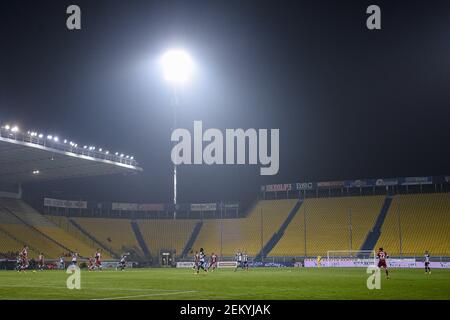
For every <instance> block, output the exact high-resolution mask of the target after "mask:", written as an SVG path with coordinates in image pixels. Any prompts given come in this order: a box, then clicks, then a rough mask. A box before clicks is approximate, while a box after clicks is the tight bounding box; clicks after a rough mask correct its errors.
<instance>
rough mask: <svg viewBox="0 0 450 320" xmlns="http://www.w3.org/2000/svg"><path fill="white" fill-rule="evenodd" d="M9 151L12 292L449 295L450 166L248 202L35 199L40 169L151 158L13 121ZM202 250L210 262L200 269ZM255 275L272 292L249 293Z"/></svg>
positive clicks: (7, 290) (114, 168) (113, 166)
mask: <svg viewBox="0 0 450 320" xmlns="http://www.w3.org/2000/svg"><path fill="white" fill-rule="evenodd" d="M0 152H1V155H2V171H1V178H2V180H1V181H2V183H5V185H10V186H17V190H16V191H15V192H13V191H11V187H10V189H9V190H10V191H9V192H2V193H1V196H2V197H1V198H0V205H1V206H0V209H1V215H0V218H1V220H0V222H1V223H0V234H1V241H0V255H1V258H2V259H1V260H0V263H1V264H0V265H1V269H2V270H5V271H4V272H1V273H0V277H1V278H2V282H1V283H2V286H1V291H0V294H1V298H3V299H40V298H48V299H54V298H57V299H66V298H67V299H134V298H136V299H155V298H156V299H167V298H168V299H171V298H177V299H198V298H200V297H201V298H202V299H210V298H212V299H227V298H235V299H239V298H250V299H264V298H269V299H302V298H318V299H327V298H331V299H371V298H375V299H391V298H398V299H411V298H412V299H425V298H428V299H448V298H449V291H448V288H449V284H450V270H449V269H450V246H449V236H450V233H449V230H450V219H449V213H450V196H449V191H450V176H435V177H433V176H423V177H400V178H380V179H358V180H345V181H322V182H299V183H286V184H272V185H263V186H261V189H260V193H259V194H255V200H254V202H253V203H251V204H250V205H249V206H248V207H247V208H245V209H242V208H241V207H240V203H239V202H235V203H232V202H214V203H206V202H204V203H187V204H184V203H183V204H177V205H176V207H175V206H174V205H173V204H170V203H125V202H111V203H100V202H94V203H91V202H89V201H83V200H73V199H54V198H47V197H45V198H43V199H42V202H41V204H40V205H39V206H37V207H33V206H32V205H30V204H28V203H27V202H26V201H24V200H23V199H22V195H21V192H22V191H21V185H22V183H26V182H27V181H29V180H35V181H34V182H35V183H39V181H40V180H42V181H45V180H58V179H65V180H66V181H68V183H70V181H71V180H70V179H71V178H79V177H87V176H94V177H95V176H101V175H114V174H117V173H122V174H139V173H140V172H141V171H142V170H143V169H142V168H141V167H140V166H139V164H138V163H137V162H136V160H135V159H134V158H133V157H130V156H125V155H122V154H120V155H115V154H112V155H110V152H107V151H103V150H101V151H100V150H94V148H93V147H84V146H83V147H79V146H77V145H75V144H74V143H72V142H70V141H67V140H63V141H59V139H58V138H57V137H52V136H46V137H44V136H43V135H42V136H41V135H40V134H38V133H35V132H29V131H28V132H24V133H21V132H20V129H19V128H17V127H15V126H14V127H12V126H11V125H5V126H3V127H2V129H1V149H0ZM36 168H39V170H37V169H36ZM37 171H38V172H37ZM118 179H120V178H118ZM174 213H176V215H174ZM381 247H385V248H389V251H386V252H387V254H388V255H389V260H388V269H389V270H392V271H390V272H391V277H392V278H393V280H392V281H390V282H387V278H386V280H385V281H386V282H384V281H383V285H385V286H386V288H385V290H383V291H381V292H380V293H376V292H374V293H371V292H369V291H368V290H367V288H365V286H364V279H365V278H366V276H367V274H366V273H365V270H364V268H365V267H368V266H370V265H376V264H377V254H378V248H381ZM24 248H26V249H25V251H26V257H24V256H23V255H24V253H21V250H22V251H23V250H24ZM200 248H207V250H208V251H205V255H206V256H207V257H206V258H205V259H206V260H205V268H204V270H203V267H202V269H201V271H202V273H198V272H197V271H193V269H195V270H197V269H196V268H197V266H199V261H197V260H196V257H197V255H198V254H199V252H198V251H199V250H200ZM426 252H429V253H432V254H430V257H429V258H427V260H424V259H425V258H426V256H427V254H426ZM213 256H215V257H213ZM213 259H214V260H213ZM216 259H217V261H216ZM428 259H429V266H430V271H429V272H428V271H427V272H426V274H427V276H425V277H424V271H423V270H425V262H426V261H428ZM71 265H77V266H78V265H79V267H80V268H81V272H82V273H83V282H82V284H83V286H82V287H81V288H80V291H77V290H74V291H70V290H67V288H66V287H65V281H64V279H65V278H66V268H70V266H71ZM6 270H11V271H6ZM12 270H14V271H16V272H14V271H12ZM431 270H432V271H431ZM36 271H38V272H36ZM121 271H125V272H121ZM432 272H433V274H432V275H431V273H432ZM198 278H201V279H198ZM412 280H414V284H413V285H411V283H410V282H411V281H412ZM211 281H213V282H214V283H215V285H216V286H217V290H210V289H209V286H210V282H211ZM253 281H254V282H255V283H258V290H257V291H256V290H255V291H253V290H252V292H251V293H248V292H245V291H244V290H245V289H244V288H245V286H247V285H248V283H252V282H253ZM280 282H281V283H284V284H282V285H280V284H279V283H280ZM325 282H330V284H329V285H327V286H326V287H324V283H325ZM358 282H361V283H362V285H359V286H358V285H357V283H358ZM392 282H394V283H395V286H394V285H393V286H392V287H391V283H392ZM344 283H345V285H344ZM306 284H308V285H306ZM274 285H276V287H277V288H278V287H279V288H280V289H279V290H274V289H273V287H272V286H274ZM23 288H27V289H26V290H23ZM405 288H409V289H410V290H408V291H406V292H405V291H404V290H405ZM206 291H207V292H208V293H207V294H205V292H206ZM243 292H245V293H243ZM422 292H426V295H425V296H422ZM198 294H200V295H201V296H200V295H198Z"/></svg>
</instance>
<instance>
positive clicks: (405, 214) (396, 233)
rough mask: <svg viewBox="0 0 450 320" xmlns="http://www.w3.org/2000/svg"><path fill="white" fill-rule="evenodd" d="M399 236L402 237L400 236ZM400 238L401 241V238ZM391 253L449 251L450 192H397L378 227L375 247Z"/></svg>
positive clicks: (414, 253)
mask: <svg viewBox="0 0 450 320" xmlns="http://www.w3.org/2000/svg"><path fill="white" fill-rule="evenodd" d="M400 236H401V237H400ZM400 238H401V241H400ZM378 247H383V248H384V249H385V250H386V251H387V252H388V253H389V254H390V255H403V256H417V255H419V256H421V255H423V253H424V251H425V250H428V251H430V253H431V254H432V255H443V256H449V255H450V195H449V194H448V193H430V194H409V195H396V196H394V199H393V201H392V205H391V207H390V209H389V211H388V213H387V216H386V219H385V222H384V224H383V226H382V228H381V236H380V238H379V240H378V242H377V245H376V248H378Z"/></svg>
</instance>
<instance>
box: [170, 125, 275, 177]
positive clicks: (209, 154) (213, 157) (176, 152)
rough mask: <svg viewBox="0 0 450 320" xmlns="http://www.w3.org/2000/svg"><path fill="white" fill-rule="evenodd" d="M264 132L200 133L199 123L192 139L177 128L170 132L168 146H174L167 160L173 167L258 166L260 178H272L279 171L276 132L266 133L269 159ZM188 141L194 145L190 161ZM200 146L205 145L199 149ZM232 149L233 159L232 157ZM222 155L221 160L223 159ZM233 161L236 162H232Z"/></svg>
mask: <svg viewBox="0 0 450 320" xmlns="http://www.w3.org/2000/svg"><path fill="white" fill-rule="evenodd" d="M268 131H269V130H268V129H259V130H256V129H252V128H250V129H247V130H245V131H244V129H225V150H224V135H223V133H222V131H220V130H219V129H215V128H210V129H207V130H206V131H205V132H203V123H202V121H194V138H193V139H192V137H191V133H190V131H189V130H188V129H183V128H178V129H175V130H174V131H173V132H172V135H171V137H170V139H171V141H172V142H177V144H175V145H174V146H173V148H172V152H171V158H172V162H173V163H174V164H175V165H180V164H208V165H212V164H218V165H221V164H227V165H230V164H239V165H242V164H247V163H246V160H247V148H246V146H247V143H246V141H247V140H248V164H249V165H255V164H258V163H259V164H260V165H261V168H260V174H261V175H263V176H271V175H276V174H277V173H278V170H279V153H280V146H279V138H280V130H279V129H270V155H269V146H268V145H269V141H268ZM192 140H193V143H194V148H193V151H194V157H193V159H192V152H191V151H192ZM203 142H205V143H207V144H206V145H205V146H203ZM235 149H236V156H235ZM224 154H225V157H224ZM235 158H236V161H235Z"/></svg>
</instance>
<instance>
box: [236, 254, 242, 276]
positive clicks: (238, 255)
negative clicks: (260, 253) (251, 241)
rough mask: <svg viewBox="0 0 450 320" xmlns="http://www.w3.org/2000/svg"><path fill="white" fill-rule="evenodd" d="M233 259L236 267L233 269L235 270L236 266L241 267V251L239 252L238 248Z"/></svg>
mask: <svg viewBox="0 0 450 320" xmlns="http://www.w3.org/2000/svg"><path fill="white" fill-rule="evenodd" d="M235 259H236V262H237V265H236V268H235V269H234V272H236V271H237V269H238V268H242V252H241V250H238V252H236V256H235Z"/></svg>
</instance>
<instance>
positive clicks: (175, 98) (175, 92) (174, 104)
mask: <svg viewBox="0 0 450 320" xmlns="http://www.w3.org/2000/svg"><path fill="white" fill-rule="evenodd" d="M171 104H172V107H173V130H176V129H177V125H178V124H177V111H178V90H177V87H176V86H174V87H173V90H172V97H171ZM175 157H176V158H175V163H174V164H173V219H174V220H175V219H176V218H177V163H176V160H178V159H177V158H178V154H177V153H175Z"/></svg>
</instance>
